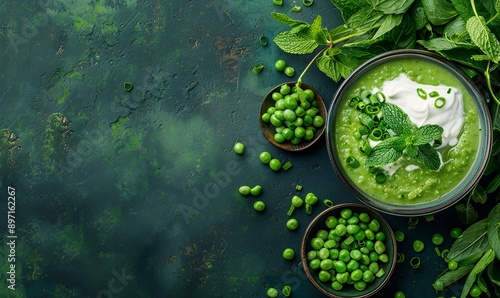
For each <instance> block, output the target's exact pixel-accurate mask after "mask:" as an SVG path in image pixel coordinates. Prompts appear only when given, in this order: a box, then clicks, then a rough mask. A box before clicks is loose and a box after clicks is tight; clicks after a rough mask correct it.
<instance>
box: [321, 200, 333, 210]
mask: <svg viewBox="0 0 500 298" xmlns="http://www.w3.org/2000/svg"><path fill="white" fill-rule="evenodd" d="M323 204H324V205H325V206H326V207H328V208H330V207H333V205H334V204H333V202H332V201H330V200H329V199H324V200H323Z"/></svg>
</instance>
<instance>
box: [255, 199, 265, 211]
mask: <svg viewBox="0 0 500 298" xmlns="http://www.w3.org/2000/svg"><path fill="white" fill-rule="evenodd" d="M253 209H255V211H259V212H262V211H264V209H266V204H265V203H264V202H262V201H256V202H255V203H254V204H253Z"/></svg>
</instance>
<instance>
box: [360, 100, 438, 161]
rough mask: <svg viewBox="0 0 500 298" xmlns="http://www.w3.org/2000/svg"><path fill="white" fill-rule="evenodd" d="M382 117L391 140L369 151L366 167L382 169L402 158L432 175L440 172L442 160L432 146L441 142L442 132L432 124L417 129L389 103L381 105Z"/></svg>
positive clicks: (396, 107)
mask: <svg viewBox="0 0 500 298" xmlns="http://www.w3.org/2000/svg"><path fill="white" fill-rule="evenodd" d="M382 113H383V117H384V121H385V122H386V124H387V129H388V130H390V131H391V132H392V134H391V135H393V136H392V137H389V138H387V139H385V140H383V141H381V142H380V143H378V144H377V145H376V146H375V147H374V148H373V149H372V151H371V152H370V154H369V155H368V158H367V159H366V166H368V167H370V166H383V165H386V164H389V163H392V162H395V161H396V160H397V159H399V158H400V157H401V156H402V155H403V154H405V155H406V156H408V157H410V158H413V159H416V160H417V161H418V162H420V163H422V164H423V165H424V166H426V167H427V168H429V169H431V170H433V171H437V170H439V167H440V166H441V159H440V157H439V154H438V152H437V151H436V150H435V149H434V148H433V147H432V145H431V143H432V142H434V140H440V139H441V138H442V133H443V128H442V127H440V126H438V125H433V124H427V125H423V126H421V127H418V126H417V125H416V124H414V123H413V122H412V121H411V119H410V117H408V115H407V114H406V113H405V112H404V111H403V110H402V109H401V108H400V107H398V106H396V105H394V104H390V103H384V104H383V106H382Z"/></svg>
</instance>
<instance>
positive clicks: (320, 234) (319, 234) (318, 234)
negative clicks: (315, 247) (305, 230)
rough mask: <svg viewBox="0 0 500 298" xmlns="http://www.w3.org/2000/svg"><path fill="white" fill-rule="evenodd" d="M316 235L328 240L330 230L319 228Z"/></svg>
mask: <svg viewBox="0 0 500 298" xmlns="http://www.w3.org/2000/svg"><path fill="white" fill-rule="evenodd" d="M316 237H319V238H321V239H323V240H327V239H328V232H327V231H326V230H319V231H318V232H316Z"/></svg>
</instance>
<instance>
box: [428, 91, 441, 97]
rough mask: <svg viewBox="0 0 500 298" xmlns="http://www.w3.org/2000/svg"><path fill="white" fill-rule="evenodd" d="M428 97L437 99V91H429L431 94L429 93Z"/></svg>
mask: <svg viewBox="0 0 500 298" xmlns="http://www.w3.org/2000/svg"><path fill="white" fill-rule="evenodd" d="M429 96H430V97H438V96H439V92H437V91H431V92H430V93H429Z"/></svg>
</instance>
